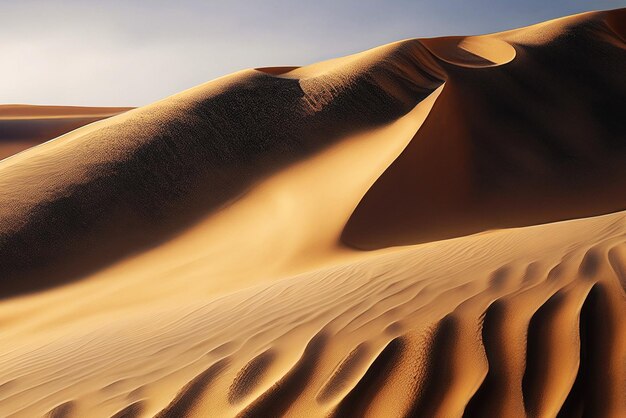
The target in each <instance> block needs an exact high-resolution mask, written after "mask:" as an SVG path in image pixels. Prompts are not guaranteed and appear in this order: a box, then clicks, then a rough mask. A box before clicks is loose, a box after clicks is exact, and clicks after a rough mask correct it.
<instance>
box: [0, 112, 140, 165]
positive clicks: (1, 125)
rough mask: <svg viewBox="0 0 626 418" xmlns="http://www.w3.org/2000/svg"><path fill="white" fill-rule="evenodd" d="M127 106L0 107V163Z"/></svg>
mask: <svg viewBox="0 0 626 418" xmlns="http://www.w3.org/2000/svg"><path fill="white" fill-rule="evenodd" d="M129 109H130V108H127V107H78V106H32V105H0V160H1V159H3V158H6V157H9V156H11V155H13V154H17V153H18V152H20V151H23V150H25V149H27V148H30V147H33V146H35V145H38V144H41V143H42V142H45V141H47V140H49V139H53V138H56V137H57V136H59V135H63V134H64V133H67V132H69V131H72V130H74V129H76V128H79V127H81V126H83V125H87V124H89V123H92V122H95V121H97V120H100V119H104V118H108V117H111V116H114V115H117V114H119V113H122V112H125V111H127V110H129Z"/></svg>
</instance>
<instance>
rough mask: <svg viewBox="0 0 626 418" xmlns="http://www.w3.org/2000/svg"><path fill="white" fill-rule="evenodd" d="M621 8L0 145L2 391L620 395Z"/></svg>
mask: <svg viewBox="0 0 626 418" xmlns="http://www.w3.org/2000/svg"><path fill="white" fill-rule="evenodd" d="M625 13H626V11H624V10H618V11H612V12H601V13H591V14H583V15H578V16H573V17H569V18H564V19H560V20H556V21H551V22H546V23H543V24H539V25H535V26H531V27H528V28H523V29H519V30H514V31H509V32H504V33H499V34H493V35H485V36H475V37H447V38H437V39H425V40H417V39H414V40H407V41H401V42H397V43H394V44H390V45H386V46H383V47H380V48H375V49H373V50H370V51H366V52H363V53H360V54H355V55H352V56H349V57H344V58H338V59H334V60H330V61H326V62H322V63H318V64H313V65H310V66H306V67H270V68H259V69H256V70H246V71H242V72H239V73H236V74H233V75H230V76H226V77H223V78H220V79H217V80H214V81H212V82H209V83H206V84H204V85H202V86H199V87H196V88H194V89H191V90H188V91H185V92H182V93H180V94H178V95H175V96H172V97H170V98H167V99H165V100H163V101H160V102H157V103H155V104H152V105H150V106H146V107H143V108H139V109H135V110H132V111H129V112H126V113H124V114H121V115H118V116H115V117H112V118H110V119H106V120H102V121H98V122H95V123H92V124H90V125H87V126H84V127H82V128H80V129H78V130H75V131H73V132H70V133H68V134H66V135H63V136H61V137H59V138H57V139H55V140H53V141H50V142H47V143H45V144H43V145H41V146H38V147H35V148H33V149H30V150H27V151H25V152H23V153H20V154H19V155H16V156H13V157H11V158H9V159H5V160H3V161H0V191H1V193H0V272H1V275H0V296H1V297H2V299H0V324H2V332H1V333H0V346H1V347H7V349H5V350H0V416H16V417H33V416H54V417H56V416H63V417H85V416H95V417H100V416H102V417H110V416H115V417H127V416H138V417H149V416H157V417H181V416H183V417H205V416H239V417H247V416H249V417H266V416H267V417H274V416H296V417H299V416H324V417H328V416H331V417H352V416H354V417H360V416H371V417H380V416H428V417H430V416H441V417H455V416H468V417H485V416H507V417H509V416H511V417H518V416H519V417H523V416H533V417H534V416H537V417H544V416H547V417H551V416H565V417H569V416H598V417H620V416H625V415H626V392H625V391H624V382H626V326H624V321H623V318H624V317H625V315H626V212H616V213H612V214H607V215H603V216H597V217H591V215H594V214H598V213H605V212H609V211H615V210H618V209H620V208H623V207H624V206H623V205H624V203H625V202H626V200H624V196H623V193H621V191H622V190H623V187H624V182H626V173H625V172H624V170H625V168H624V167H626V164H624V163H625V162H626V161H624V158H625V157H626V154H625V150H624V143H623V139H624V132H626V129H625V128H626V126H624V124H625V123H626V122H625V121H624V119H623V118H620V113H619V111H620V110H621V109H620V105H621V103H623V101H624V98H625V97H626V94H625V93H626V88H625V87H626V86H625V85H624V79H623V77H622V76H621V74H622V73H623V71H622V70H623V69H624V68H626V61H625V59H626V58H625V55H626V48H625V44H624V23H623V22H624V16H625ZM571 217H580V218H581V219H575V220H568V221H563V222H553V223H549V224H545V225H533V224H536V223H546V222H550V221H554V220H560V219H566V218H571ZM516 225H523V226H524V227H521V228H517V229H510V228H509V229H499V230H490V231H486V230H489V229H494V228H502V227H511V226H516ZM477 231H482V233H481V234H477V235H467V234H469V233H473V232H477ZM460 235H465V236H460ZM452 236H460V237H457V238H454V239H446V240H442V238H446V237H452ZM415 243H421V244H419V245H410V246H406V247H400V248H398V247H395V246H398V245H402V244H415ZM346 244H348V245H346ZM354 247H357V248H360V249H377V251H357V250H355V249H354ZM383 247H388V248H383Z"/></svg>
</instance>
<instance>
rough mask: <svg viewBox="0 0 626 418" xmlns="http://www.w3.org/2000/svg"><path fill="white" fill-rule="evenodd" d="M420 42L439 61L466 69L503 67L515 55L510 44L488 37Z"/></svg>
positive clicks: (460, 37)
mask: <svg viewBox="0 0 626 418" xmlns="http://www.w3.org/2000/svg"><path fill="white" fill-rule="evenodd" d="M421 42H422V44H424V45H425V46H426V48H428V50H429V51H430V52H432V53H433V54H434V55H435V56H436V57H437V58H439V59H440V60H443V61H445V62H447V63H448V64H453V65H456V66H460V67H467V68H488V67H495V66H499V65H504V64H506V63H508V62H511V61H513V60H514V59H515V54H516V52H515V48H514V47H513V46H512V45H511V44H510V43H508V42H506V41H503V40H500V39H497V38H493V37H489V36H450V37H443V38H431V39H422V40H421Z"/></svg>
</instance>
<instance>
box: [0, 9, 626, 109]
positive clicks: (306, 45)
mask: <svg viewBox="0 0 626 418" xmlns="http://www.w3.org/2000/svg"><path fill="white" fill-rule="evenodd" d="M3 3H4V2H3ZM521 3H522V2H511V1H499V2H496V1H477V2H472V4H469V3H468V2H462V1H453V0H441V1H413V2H409V1H376V0H368V1H355V0H350V1H345V2H341V3H340V4H335V2H333V1H329V0H324V1H319V2H315V3H312V2H301V3H298V2H287V1H282V0H271V1H266V2H263V4H262V5H260V4H257V5H255V6H251V5H246V4H245V2H241V1H233V2H200V1H181V2H179V3H178V4H176V5H171V4H169V3H168V2H164V1H154V2H150V7H149V10H148V11H146V9H145V4H144V7H142V5H141V2H131V1H127V2H125V1H120V0H114V1H110V2H107V4H106V5H105V4H99V3H98V4H87V2H78V1H58V2H53V1H48V2H46V1H29V0H25V1H20V2H14V3H13V4H3V5H2V25H0V34H1V36H2V39H3V42H2V44H1V45H0V53H2V57H3V58H4V62H5V63H4V65H3V66H1V67H0V76H2V79H3V80H4V82H3V85H2V88H1V89H0V103H28V104H54V105H83V106H141V105H145V104H148V103H150V102H153V101H155V100H158V99H161V98H164V97H167V96H169V95H171V94H174V93H176V92H179V91H181V90H184V89H187V88H190V87H193V86H194V85H197V84H200V83H203V82H205V81H209V80H211V79H214V78H217V77H220V76H222V75H226V74H228V73H232V72H234V71H238V70H242V69H245V68H253V67H264V66H280V65H306V64H310V63H312V62H316V61H320V60H325V59H329V58H333V57H337V56H342V55H347V54H351V53H355V52H359V51H362V50H365V49H369V48H373V47H376V46H379V45H382V44H385V43H389V42H393V41H397V40H400V39H406V38H411V37H433V36H445V35H472V34H481V33H490V32H497V31H501V30H506V29H512V28H516V27H521V26H526V25H530V24H533V23H537V22H541V21H545V20H549V19H553V18H557V17H561V16H565V15H570V14H575V13H581V12H585V11H589V10H599V9H611V8H618V7H623V6H625V5H626V2H625V1H595V2H589V1H578V0H577V1H561V0H559V1H554V2H551V3H550V4H544V2H540V1H537V0H531V1H527V2H524V3H523V4H521Z"/></svg>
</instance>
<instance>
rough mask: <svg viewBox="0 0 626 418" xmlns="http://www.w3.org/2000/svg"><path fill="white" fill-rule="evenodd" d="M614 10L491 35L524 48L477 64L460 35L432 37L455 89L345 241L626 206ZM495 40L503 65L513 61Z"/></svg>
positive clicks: (620, 41)
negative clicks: (462, 47)
mask: <svg viewBox="0 0 626 418" xmlns="http://www.w3.org/2000/svg"><path fill="white" fill-rule="evenodd" d="M609 16H610V17H611V19H619V16H622V17H623V16H624V12H623V11H616V12H611V13H609V14H607V13H595V14H588V15H584V16H575V17H571V18H564V19H558V20H556V21H552V22H547V23H544V24H541V25H537V26H532V27H529V28H525V29H520V30H517V31H511V32H505V33H502V34H496V35H490V36H489V37H487V39H491V41H490V42H503V43H506V44H509V43H510V45H512V46H513V47H514V48H515V51H516V52H515V58H514V59H512V60H510V62H508V63H506V65H492V66H489V65H487V64H486V63H484V64H485V65H480V63H477V60H478V59H477V60H475V62H474V64H472V65H473V67H474V68H471V67H470V66H469V65H468V64H467V63H468V62H471V61H470V59H469V58H464V57H462V56H459V54H458V53H457V52H455V51H458V50H460V48H458V47H456V48H455V44H458V40H457V39H456V38H446V39H434V40H424V41H423V42H424V44H425V45H426V46H427V47H428V48H429V49H430V50H431V51H433V53H434V54H435V55H436V56H438V57H441V59H443V60H445V62H442V63H441V65H442V67H443V68H444V69H445V71H446V86H445V89H444V91H443V93H442V95H441V98H440V101H439V102H438V103H437V104H436V105H435V107H434V109H433V111H432V112H431V114H430V115H429V118H428V120H427V121H426V123H425V125H424V126H423V128H422V129H421V130H420V132H418V134H417V136H416V138H415V139H414V140H413V141H412V142H411V144H410V145H409V146H408V147H407V149H406V150H405V151H404V153H403V154H402V155H401V156H400V158H398V160H397V161H395V162H394V164H393V165H392V166H391V167H390V168H389V169H388V170H387V171H386V172H385V174H384V175H383V176H381V178H380V179H379V181H378V182H377V183H376V184H375V185H374V186H373V187H372V189H371V190H370V191H369V193H368V194H367V195H366V196H365V197H364V199H363V200H362V201H361V202H360V204H359V207H358V208H357V210H356V211H355V213H354V215H353V216H352V218H351V219H350V222H349V223H348V226H347V228H346V231H345V234H344V240H345V241H346V242H347V243H349V244H351V245H354V246H357V247H359V248H380V247H385V246H389V245H400V244H409V243H415V242H423V241H428V240H431V239H441V238H446V237H451V236H458V235H463V234H467V233H472V232H477V231H481V230H485V229H491V228H500V227H506V226H519V225H529V224H535V223H539V222H550V221H555V220H562V219H568V218H575V217H580V216H586V215H593V214H600V213H606V212H609V211H614V210H619V209H624V208H626V199H625V197H624V195H623V193H622V192H621V191H623V190H624V187H626V184H624V182H625V181H626V141H625V139H624V132H625V131H626V119H625V118H624V117H623V103H624V100H625V98H626V79H625V78H624V77H622V76H621V75H620V71H618V70H617V69H618V68H625V67H626V54H625V53H624V48H625V47H626V44H625V43H624V33H623V32H619V31H616V29H615V28H614V27H613V26H611V24H610V23H609V22H610V19H609ZM480 38H481V37H476V38H475V39H474V41H473V42H474V43H475V44H477V45H480V43H481V39H480ZM484 47H485V48H487V49H489V50H490V51H492V53H494V55H495V57H492V60H493V62H494V63H496V64H497V62H506V61H507V59H508V58H509V57H510V53H507V51H506V48H501V51H498V48H497V47H496V46H492V45H490V44H489V43H486V44H485V45H484ZM478 53H479V51H478V49H476V50H475V51H474V52H473V54H478ZM488 58H489V57H487V60H488ZM483 60H485V58H483ZM598 184H602V186H601V187H598Z"/></svg>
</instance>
